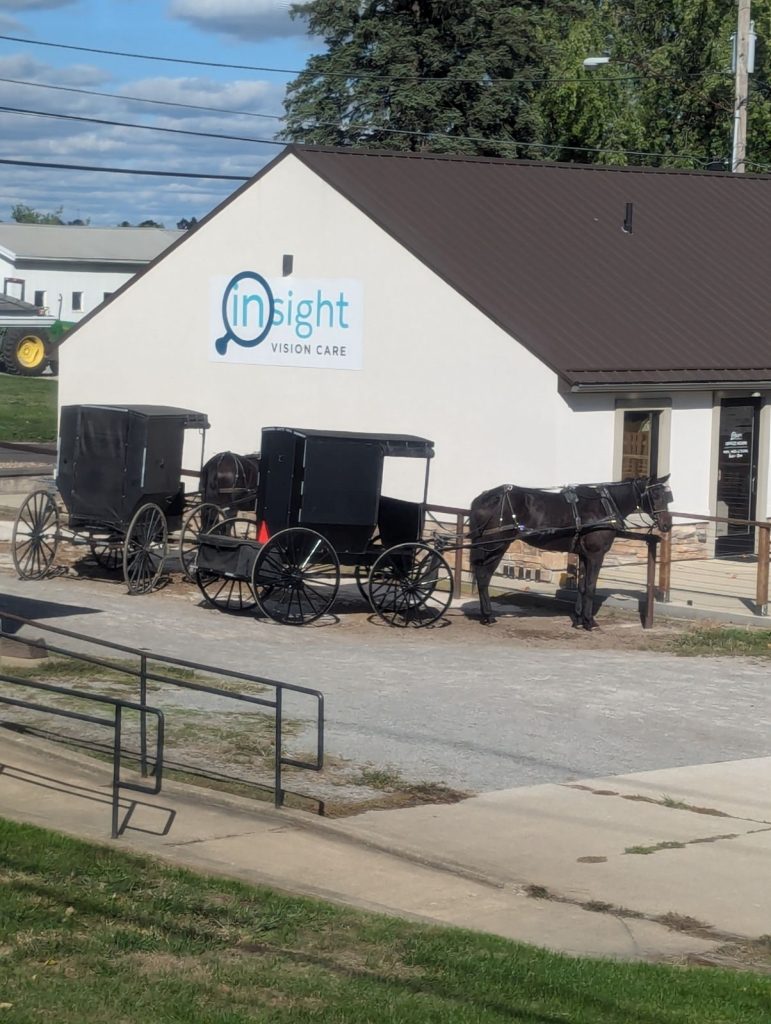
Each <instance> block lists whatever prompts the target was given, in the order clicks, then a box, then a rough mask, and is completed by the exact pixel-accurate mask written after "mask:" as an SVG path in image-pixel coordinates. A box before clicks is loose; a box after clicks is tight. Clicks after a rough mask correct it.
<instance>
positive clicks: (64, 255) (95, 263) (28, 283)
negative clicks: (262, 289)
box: [0, 224, 184, 322]
mask: <svg viewBox="0 0 771 1024" xmlns="http://www.w3.org/2000/svg"><path fill="white" fill-rule="evenodd" d="M182 234H184V232H182V231H166V230H164V229H162V228H91V227H80V226H78V225H69V224H67V225H65V224H0V280H1V281H2V288H1V289H0V291H3V292H5V293H6V294H8V295H12V296H13V297H14V298H18V299H23V300H24V301H26V302H30V303H32V305H34V306H37V307H38V308H44V309H47V311H48V313H49V314H50V315H51V316H53V317H55V318H56V319H57V320H70V321H75V322H77V321H79V320H80V319H81V318H82V317H83V316H84V315H85V314H86V313H90V312H91V311H92V310H94V309H96V307H97V306H99V305H101V303H102V302H104V300H105V299H107V298H109V297H110V296H111V295H112V294H113V293H114V292H115V291H117V290H118V288H120V287H121V285H124V284H125V283H126V282H127V281H129V280H130V279H131V278H132V277H133V276H134V274H136V272H137V271H138V270H141V269H142V267H144V266H146V265H147V264H148V263H149V262H150V260H152V259H155V257H156V256H157V255H158V254H159V253H161V252H163V250H164V249H166V248H167V247H168V246H169V245H171V243H172V242H174V241H176V239H177V238H179V236H180V235H182Z"/></svg>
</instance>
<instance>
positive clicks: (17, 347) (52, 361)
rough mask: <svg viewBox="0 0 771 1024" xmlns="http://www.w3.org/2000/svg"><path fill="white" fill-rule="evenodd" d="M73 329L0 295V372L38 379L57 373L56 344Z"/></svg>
mask: <svg viewBox="0 0 771 1024" xmlns="http://www.w3.org/2000/svg"><path fill="white" fill-rule="evenodd" d="M74 326H75V325H74V324H72V323H68V322H67V321H65V320H55V319H54V318H53V317H51V316H45V315H44V314H42V313H40V311H39V310H38V309H37V308H36V307H35V306H32V305H30V303H28V302H23V301H22V300H21V299H16V298H13V297H12V296H10V295H4V294H3V295H0V371H3V372H5V373H13V374H18V375H19V376H22V377H39V376H40V375H41V374H42V373H44V372H45V370H46V369H47V368H48V367H49V366H50V368H51V372H52V373H53V374H54V375H56V374H57V373H58V370H59V358H58V354H59V342H60V341H61V338H62V335H63V334H64V333H65V331H68V330H69V329H70V328H71V327H74Z"/></svg>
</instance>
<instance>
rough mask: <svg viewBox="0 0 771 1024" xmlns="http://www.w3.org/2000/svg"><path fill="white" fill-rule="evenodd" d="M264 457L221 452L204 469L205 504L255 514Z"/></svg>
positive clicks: (202, 473) (202, 470)
mask: <svg viewBox="0 0 771 1024" xmlns="http://www.w3.org/2000/svg"><path fill="white" fill-rule="evenodd" d="M259 471H260V456H259V454H254V455H236V454H235V452H220V453H219V454H218V455H213V456H212V457H211V458H210V459H209V461H208V462H207V463H206V464H205V465H204V466H203V468H202V469H201V501H202V502H207V503H210V504H212V505H217V506H218V508H221V509H225V510H228V511H229V512H231V513H232V514H233V515H235V513H236V512H251V511H253V509H254V503H255V501H256V500H257V479H258V476H259Z"/></svg>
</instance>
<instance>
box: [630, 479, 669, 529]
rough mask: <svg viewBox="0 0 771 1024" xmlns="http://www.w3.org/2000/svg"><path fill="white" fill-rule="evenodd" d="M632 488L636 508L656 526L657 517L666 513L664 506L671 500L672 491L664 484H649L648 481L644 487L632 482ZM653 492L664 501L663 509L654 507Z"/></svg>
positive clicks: (636, 481) (638, 482)
mask: <svg viewBox="0 0 771 1024" xmlns="http://www.w3.org/2000/svg"><path fill="white" fill-rule="evenodd" d="M632 486H633V487H634V493H635V500H636V501H637V508H638V509H639V511H640V512H644V513H645V515H647V516H650V517H651V519H652V520H653V521H654V523H656V525H658V521H659V516H660V515H662V514H663V513H664V512H667V511H668V510H667V508H666V505H667V504H668V503H669V502H670V501H671V500H672V491H671V490H670V488H669V487H668V486H667V484H664V483H651V482H650V481H648V483H646V484H645V485H644V486H643V485H641V483H640V481H638V480H633V481H632ZM654 492H660V493H661V496H662V498H663V500H664V503H665V507H664V508H656V507H655V505H654V500H655V499H654V497H653V493H654Z"/></svg>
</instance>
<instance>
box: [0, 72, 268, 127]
mask: <svg viewBox="0 0 771 1024" xmlns="http://www.w3.org/2000/svg"><path fill="white" fill-rule="evenodd" d="M0 82H7V83H9V84H10V85H26V86H29V87H30V88H33V89H52V90H53V91H54V92H75V93H78V94H79V95H81V96H100V97H102V98H104V99H111V100H130V101H131V102H132V103H152V104H155V105H156V106H161V107H183V108H184V109H185V110H205V111H208V112H209V113H213V114H234V115H238V116H244V117H264V118H268V119H270V120H271V121H283V120H284V117H283V115H282V114H258V113H256V111H253V110H225V109H223V108H222V107H205V106H201V105H199V104H197V103H179V102H175V101H173V100H151V99H147V98H146V97H144V96H126V95H125V94H123V93H115V92H99V91H98V90H96V89H75V88H73V87H72V86H68V85H49V84H47V83H45V82H25V81H23V80H21V79H19V78H0Z"/></svg>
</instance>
